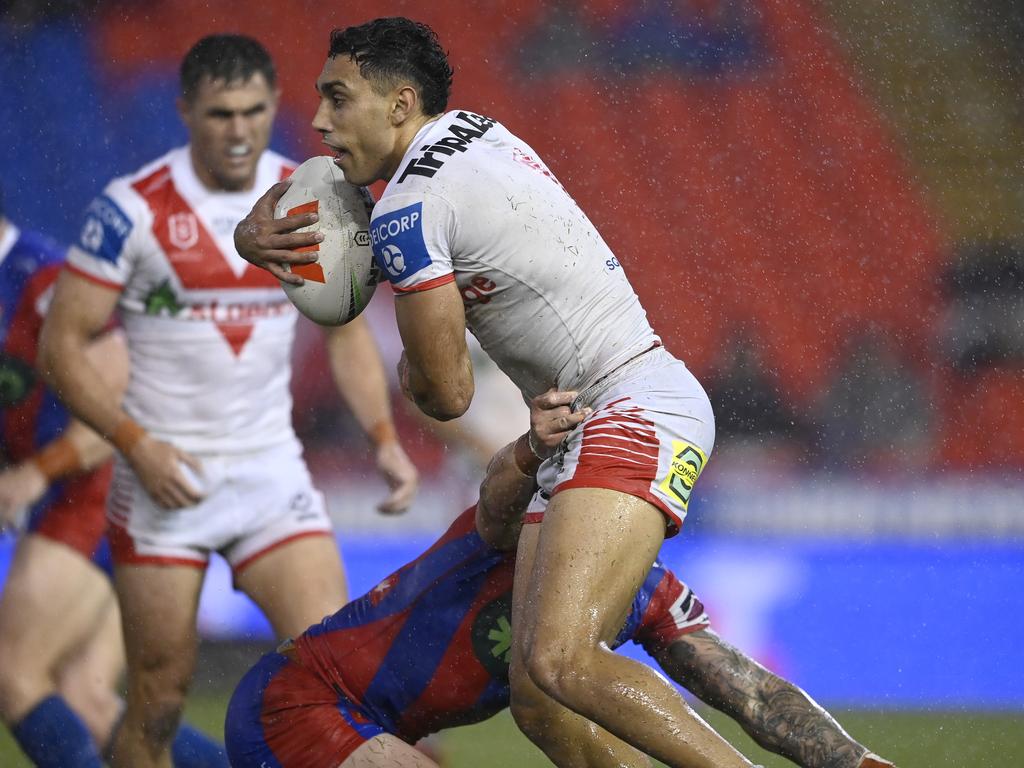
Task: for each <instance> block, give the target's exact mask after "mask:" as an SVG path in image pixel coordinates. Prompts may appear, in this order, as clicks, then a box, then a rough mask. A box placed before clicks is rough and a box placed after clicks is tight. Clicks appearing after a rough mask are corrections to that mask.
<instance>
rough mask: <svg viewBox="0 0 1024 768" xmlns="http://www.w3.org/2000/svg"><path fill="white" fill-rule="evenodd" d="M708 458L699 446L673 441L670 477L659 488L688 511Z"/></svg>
mask: <svg viewBox="0 0 1024 768" xmlns="http://www.w3.org/2000/svg"><path fill="white" fill-rule="evenodd" d="M707 461H708V457H707V456H706V455H705V454H704V451H702V450H701V449H700V448H698V447H697V446H695V445H693V444H692V443H687V442H685V441H683V440H673V441H672V463H671V465H670V466H669V470H668V475H667V476H666V477H665V479H664V480H662V481H661V484H660V485H659V486H658V487H659V488H660V489H661V490H662V491H664V493H665V494H666V495H667V496H670V497H672V498H674V499H675V500H676V501H678V502H679V504H680V505H682V507H683V511H686V510H687V508H688V507H689V505H690V495H691V494H692V493H693V486H694V485H695V484H696V483H697V478H698V477H700V473H701V470H702V469H704V465H705V464H706V463H707Z"/></svg>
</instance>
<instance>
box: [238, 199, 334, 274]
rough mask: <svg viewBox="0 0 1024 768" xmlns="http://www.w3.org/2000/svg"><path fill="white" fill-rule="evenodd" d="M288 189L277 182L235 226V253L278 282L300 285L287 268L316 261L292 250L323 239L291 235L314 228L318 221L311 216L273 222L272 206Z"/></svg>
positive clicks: (316, 234)
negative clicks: (299, 230)
mask: <svg viewBox="0 0 1024 768" xmlns="http://www.w3.org/2000/svg"><path fill="white" fill-rule="evenodd" d="M290 185H291V182H289V181H280V182H278V183H277V184H275V185H274V186H272V187H271V188H270V189H268V190H267V191H266V193H264V195H263V196H262V197H261V198H260V199H259V200H257V201H256V205H254V206H253V208H252V210H251V211H249V215H248V216H246V217H245V218H244V219H242V220H241V221H240V222H238V226H237V227H235V250H237V251H238V254H239V255H240V256H241V257H242V258H243V259H245V260H246V261H248V262H249V263H251V264H255V265H256V266H257V267H260V268H262V269H265V270H267V271H268V272H270V273H271V274H272V275H273V276H274V277H276V278H277V279H278V280H282V281H284V282H286V283H292V284H294V285H302V283H303V280H302V278H301V277H299V276H298V275H293V274H292V273H291V272H290V271H289V270H288V269H287V267H288V266H289V265H291V264H309V263H311V262H314V261H316V259H317V257H316V253H314V252H306V253H297V252H296V249H298V248H302V247H303V246H306V245H315V244H316V243H319V242H320V241H321V240H323V238H324V236H323V234H321V233H320V232H296V231H295V230H297V229H301V228H302V227H306V226H309V225H310V224H315V223H316V222H317V221H318V220H319V218H320V217H319V216H317V214H315V213H302V214H298V215H295V216H284V217H282V218H280V219H275V218H274V206H275V205H277V201H278V200H280V199H281V196H282V195H284V193H285V191H287V189H288V187H289V186H290Z"/></svg>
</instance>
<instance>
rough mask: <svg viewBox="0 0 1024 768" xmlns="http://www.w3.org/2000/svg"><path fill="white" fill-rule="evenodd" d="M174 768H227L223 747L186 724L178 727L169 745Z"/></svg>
mask: <svg viewBox="0 0 1024 768" xmlns="http://www.w3.org/2000/svg"><path fill="white" fill-rule="evenodd" d="M171 762H173V763H174V768H228V766H229V765H230V764H229V763H228V756H227V753H226V752H225V751H224V745H223V744H220V743H219V742H217V741H216V740H215V739H213V738H211V737H210V736H207V735H206V734H205V733H203V732H202V731H200V730H199V729H198V728H194V727H193V726H191V725H189V724H188V723H182V724H181V725H180V726H178V732H177V733H176V734H174V742H173V743H172V744H171Z"/></svg>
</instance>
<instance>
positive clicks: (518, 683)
mask: <svg viewBox="0 0 1024 768" xmlns="http://www.w3.org/2000/svg"><path fill="white" fill-rule="evenodd" d="M541 698H542V695H541V694H540V692H539V691H538V690H537V688H536V687H535V686H534V685H533V684H532V682H530V681H529V679H528V678H527V679H526V680H522V678H520V677H518V676H515V675H512V674H510V675H509V712H510V713H511V714H512V719H513V720H515V721H516V725H517V726H518V727H519V730H520V731H522V732H523V733H524V734H525V735H526V737H527V738H529V739H530V740H531V741H533V742H536V741H537V739H539V738H543V736H544V734H545V733H546V731H547V727H548V725H550V724H551V722H550V720H546V719H545V715H546V708H545V707H544V706H543V705H542V703H541V701H540V699H541ZM548 701H550V699H548Z"/></svg>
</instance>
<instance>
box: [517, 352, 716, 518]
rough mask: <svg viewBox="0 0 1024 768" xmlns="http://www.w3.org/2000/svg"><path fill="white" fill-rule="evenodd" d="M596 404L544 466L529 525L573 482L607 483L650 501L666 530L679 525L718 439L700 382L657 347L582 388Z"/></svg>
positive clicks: (585, 401) (580, 403) (584, 398)
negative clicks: (659, 513) (589, 385)
mask: <svg viewBox="0 0 1024 768" xmlns="http://www.w3.org/2000/svg"><path fill="white" fill-rule="evenodd" d="M585 406H590V407H591V408H593V413H591V414H590V415H589V416H588V417H587V418H586V420H584V421H583V423H582V424H580V425H579V426H578V427H576V429H575V430H573V431H572V432H571V433H570V434H569V436H568V437H567V438H566V440H565V442H564V443H563V444H562V445H561V446H560V448H559V450H558V452H557V453H556V454H555V455H554V456H553V457H551V458H550V459H548V460H547V461H545V462H544V464H542V465H541V468H540V470H539V471H538V473H537V482H538V485H539V486H540V488H539V490H538V491H537V493H536V494H535V495H534V497H533V500H532V501H531V502H530V505H529V507H528V508H527V512H526V517H525V519H524V522H526V523H539V522H540V521H541V520H542V519H543V517H544V511H545V510H546V509H547V506H548V503H549V502H550V500H551V498H552V497H553V496H555V495H556V494H558V493H561V492H562V491H566V490H569V489H570V488H604V489H608V490H612V491H620V492H622V493H626V494H629V495H630V496H636V497H638V498H641V499H644V500H645V501H648V502H650V503H651V504H653V505H654V506H655V507H657V508H658V509H660V510H661V512H662V513H663V514H664V515H665V518H666V525H667V533H666V535H667V536H674V535H675V534H677V533H678V532H679V529H680V528H681V527H682V524H683V520H684V518H685V517H686V512H687V509H688V508H689V504H690V498H691V495H692V493H693V486H694V484H695V483H696V482H697V478H698V477H699V476H700V473H701V472H702V471H703V469H704V466H705V464H707V461H708V457H709V456H710V455H711V450H712V448H714V444H715V417H714V414H713V413H712V410H711V402H710V401H709V400H708V396H707V394H706V393H705V392H704V389H703V387H701V385H700V383H699V382H698V381H697V379H696V378H695V377H694V376H693V374H692V373H690V371H689V370H688V369H687V368H686V366H685V365H684V364H683V363H682V361H680V360H677V359H676V358H675V357H673V356H672V355H671V354H669V353H668V352H667V351H666V350H664V349H663V348H661V347H656V348H655V349H652V350H650V351H648V352H645V353H644V354H643V355H641V356H639V357H637V358H634V359H633V360H631V361H630V362H628V363H626V364H625V365H623V366H622V367H620V368H618V369H617V370H615V371H614V372H612V373H611V374H609V375H608V376H607V377H605V379H602V380H600V381H598V382H597V383H596V384H595V385H594V386H592V387H590V388H589V389H587V390H586V391H584V392H582V393H580V396H579V397H578V398H577V400H576V402H575V403H574V404H573V409H574V410H578V409H579V408H582V407H585Z"/></svg>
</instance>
